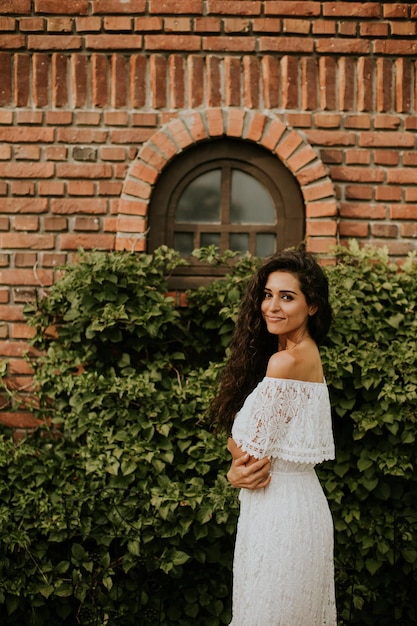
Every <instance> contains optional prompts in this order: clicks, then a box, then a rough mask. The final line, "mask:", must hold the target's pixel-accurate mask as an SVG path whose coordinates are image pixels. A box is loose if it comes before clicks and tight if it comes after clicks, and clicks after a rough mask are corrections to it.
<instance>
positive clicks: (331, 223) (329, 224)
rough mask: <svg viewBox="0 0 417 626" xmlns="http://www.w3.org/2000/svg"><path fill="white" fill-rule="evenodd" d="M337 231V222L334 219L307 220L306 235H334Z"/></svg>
mask: <svg viewBox="0 0 417 626" xmlns="http://www.w3.org/2000/svg"><path fill="white" fill-rule="evenodd" d="M336 232H337V222H336V221H335V220H309V219H308V220H307V223H306V235H307V237H320V236H321V237H328V236H334V235H336Z"/></svg>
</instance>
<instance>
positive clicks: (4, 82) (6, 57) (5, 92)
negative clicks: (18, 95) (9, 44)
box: [0, 45, 12, 106]
mask: <svg viewBox="0 0 417 626" xmlns="http://www.w3.org/2000/svg"><path fill="white" fill-rule="evenodd" d="M0 47H1V45H0ZM0 75H1V84H0V105H2V106H4V105H6V106H7V105H8V104H10V103H11V100H12V57H11V55H10V54H9V53H8V52H0Z"/></svg>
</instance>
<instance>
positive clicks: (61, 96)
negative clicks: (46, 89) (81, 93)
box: [52, 54, 68, 107]
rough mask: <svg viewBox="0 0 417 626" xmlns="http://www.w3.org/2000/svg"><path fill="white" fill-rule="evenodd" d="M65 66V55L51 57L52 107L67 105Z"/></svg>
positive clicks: (66, 69) (66, 61)
mask: <svg viewBox="0 0 417 626" xmlns="http://www.w3.org/2000/svg"><path fill="white" fill-rule="evenodd" d="M67 64H68V58H67V56H66V55H64V54H53V55H52V104H53V106H54V107H62V106H65V105H66V104H67V103H68V87H67V85H68V77H67V75H68V68H67Z"/></svg>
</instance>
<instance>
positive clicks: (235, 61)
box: [224, 56, 241, 107]
mask: <svg viewBox="0 0 417 626" xmlns="http://www.w3.org/2000/svg"><path fill="white" fill-rule="evenodd" d="M224 71H225V81H224V82H225V93H224V98H225V102H226V106H231V107H233V106H239V105H240V94H241V82H240V78H241V62H240V58H237V57H230V56H228V57H226V58H225V61H224Z"/></svg>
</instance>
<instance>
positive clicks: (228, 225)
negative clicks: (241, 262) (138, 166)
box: [148, 138, 305, 288]
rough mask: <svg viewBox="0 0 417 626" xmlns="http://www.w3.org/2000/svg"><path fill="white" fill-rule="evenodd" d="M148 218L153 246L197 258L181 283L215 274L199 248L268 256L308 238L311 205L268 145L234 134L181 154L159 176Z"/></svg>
mask: <svg viewBox="0 0 417 626" xmlns="http://www.w3.org/2000/svg"><path fill="white" fill-rule="evenodd" d="M148 215H149V239H148V242H149V249H150V250H154V249H155V248H157V247H159V246H160V245H162V244H166V245H168V246H169V247H170V248H174V249H176V250H178V251H179V252H180V253H181V254H183V255H184V256H185V257H188V258H189V260H190V263H191V267H190V268H187V269H185V268H181V269H180V268H179V270H178V274H179V275H181V274H182V275H183V279H182V280H181V279H180V276H178V280H176V283H177V285H176V286H177V287H178V288H180V287H189V286H192V285H193V284H197V283H199V284H201V282H202V280H201V279H202V277H203V276H207V275H210V274H213V268H206V267H202V266H201V264H198V263H197V262H195V261H193V259H192V258H190V254H191V252H192V250H193V249H195V248H200V247H203V246H207V245H210V244H215V245H217V246H218V247H219V249H220V250H221V251H223V250H226V249H231V250H236V251H238V252H241V253H244V252H246V251H249V252H250V253H252V254H254V255H256V256H260V257H267V256H270V255H271V254H273V253H274V252H276V251H278V250H280V249H282V248H285V247H288V246H292V245H297V244H299V243H300V242H301V241H302V240H303V238H304V226H305V214H304V202H303V197H302V194H301V191H300V188H299V185H298V182H297V181H296V179H295V178H294V176H293V175H292V174H291V172H290V171H289V170H288V169H287V168H286V167H285V166H284V165H283V164H282V163H281V161H279V159H278V158H277V157H276V156H275V155H273V154H272V153H271V152H268V151H267V150H266V149H264V148H262V147H260V146H258V145H257V144H254V143H251V142H245V141H241V140H235V139H230V138H228V139H217V140H212V141H207V142H204V143H200V144H197V145H194V146H192V147H190V148H188V149H187V150H185V151H184V152H182V153H181V154H180V155H178V156H177V157H176V158H175V159H174V160H173V161H172V162H171V163H170V164H169V165H168V166H167V167H166V168H165V169H164V171H163V172H162V174H161V176H160V178H159V179H158V182H157V185H156V187H155V189H154V192H153V194H152V198H151V201H150V204H149V214H148ZM186 274H188V279H187V280H186V279H185V275H186ZM193 277H194V280H192V278H193Z"/></svg>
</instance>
